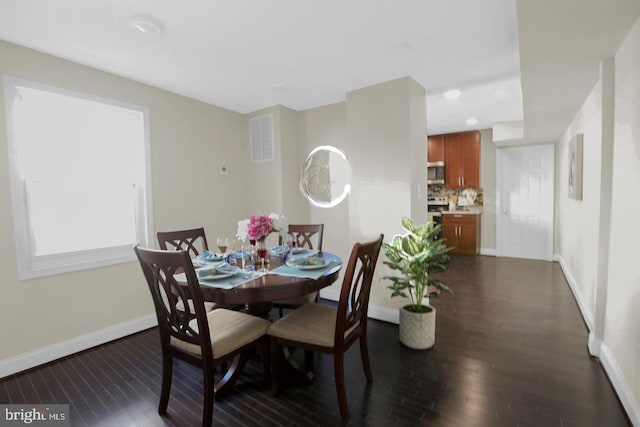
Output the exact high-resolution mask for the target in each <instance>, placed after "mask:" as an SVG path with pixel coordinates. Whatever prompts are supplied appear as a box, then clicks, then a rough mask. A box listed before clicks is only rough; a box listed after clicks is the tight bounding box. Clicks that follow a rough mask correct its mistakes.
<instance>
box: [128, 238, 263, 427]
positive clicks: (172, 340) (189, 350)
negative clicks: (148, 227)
mask: <svg viewBox="0 0 640 427" xmlns="http://www.w3.org/2000/svg"><path fill="white" fill-rule="evenodd" d="M134 251H135V253H136V256H137V257H138V260H139V262H140V266H141V267H142V271H143V273H144V276H145V278H146V280H147V284H148V286H149V291H150V292H151V297H152V298H153V304H154V306H155V311H156V316H157V318H158V332H159V333H160V346H161V349H162V386H161V391H160V404H159V406H158V413H160V414H165V413H166V411H167V405H168V403H169V394H170V391H171V379H172V373H173V359H174V357H175V358H178V359H181V360H184V361H186V362H188V363H190V364H192V365H195V366H198V367H200V368H202V372H203V378H204V381H203V382H204V392H203V394H204V402H203V413H202V425H203V426H210V425H211V424H212V420H213V400H214V398H215V397H218V395H219V394H220V393H224V392H226V391H228V389H229V388H230V387H231V385H233V383H234V382H235V381H236V379H237V378H238V376H239V375H240V372H241V371H242V368H243V367H244V364H245V363H246V360H247V351H248V350H250V349H251V348H252V347H255V346H258V347H260V349H261V350H262V360H263V370H264V379H265V383H266V384H267V386H268V384H269V383H270V378H271V374H270V363H269V359H270V358H269V346H268V339H267V336H266V335H265V332H266V330H267V328H268V327H269V325H270V323H269V321H267V320H265V319H262V318H259V317H255V316H251V315H248V314H244V313H240V312H238V311H233V310H227V309H224V308H218V309H216V310H213V311H210V312H207V311H205V309H204V301H203V297H202V292H201V290H200V284H199V283H198V279H197V277H196V273H195V271H194V269H193V265H192V264H191V258H190V256H189V255H188V254H187V252H185V251H182V250H179V251H163V250H154V249H145V248H141V247H140V246H136V247H135V248H134ZM179 272H183V273H184V275H185V276H186V285H184V282H182V283H180V282H178V280H177V279H176V275H177V274H182V273H179ZM181 280H183V279H181ZM187 300H189V301H193V304H185V301H187ZM178 302H182V303H183V308H184V307H186V309H178V307H177V306H178ZM232 358H235V359H234V363H233V367H234V368H235V369H232V371H230V372H229V373H227V375H225V377H224V378H223V379H222V380H221V381H220V382H219V383H218V384H216V383H215V377H214V374H215V368H216V366H218V365H220V364H221V363H226V362H227V361H229V360H230V359H232Z"/></svg>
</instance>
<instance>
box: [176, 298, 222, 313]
mask: <svg viewBox="0 0 640 427" xmlns="http://www.w3.org/2000/svg"><path fill="white" fill-rule="evenodd" d="M218 307H220V305H219V304H216V303H215V302H208V301H205V302H204V311H211V310H213V309H214V308H218ZM176 308H177V309H178V310H180V311H184V304H183V303H182V300H178V302H177V303H176ZM189 308H190V309H191V310H190V311H191V313H195V312H196V310H195V309H194V308H193V300H192V299H190V300H189Z"/></svg>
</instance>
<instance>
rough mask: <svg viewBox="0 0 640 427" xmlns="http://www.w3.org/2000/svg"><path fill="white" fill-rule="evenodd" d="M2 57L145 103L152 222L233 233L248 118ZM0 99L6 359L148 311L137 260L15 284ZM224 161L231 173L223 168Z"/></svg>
mask: <svg viewBox="0 0 640 427" xmlns="http://www.w3.org/2000/svg"><path fill="white" fill-rule="evenodd" d="M0 58H2V60H1V61H0V74H2V75H8V76H13V77H18V78H22V79H27V80H33V81H36V82H40V83H44V84H47V85H53V86H57V87H61V88H65V89H68V90H73V91H80V92H84V93H89V94H94V95H97V96H101V97H106V98H111V99H116V100H121V101H124V102H130V103H134V104H139V105H145V106H147V107H148V108H149V112H150V132H151V157H152V169H153V170H152V176H153V183H152V185H153V208H154V222H155V228H156V229H157V230H167V229H178V228H183V227H196V226H201V225H202V226H204V227H205V229H206V230H207V235H208V236H210V238H215V237H216V236H217V235H220V234H226V235H233V234H235V230H236V221H237V219H238V218H239V217H241V216H242V215H244V214H245V213H246V211H247V199H246V197H237V194H238V189H240V194H242V189H245V188H246V187H247V174H246V173H245V172H244V171H245V170H246V165H247V164H248V162H247V156H248V149H247V146H246V143H245V141H248V135H249V134H248V129H247V126H246V123H247V121H246V118H245V117H243V116H242V115H239V114H237V113H233V112H230V111H228V110H224V109H222V108H218V107H214V106H211V105H207V104H203V103H201V102H197V101H193V100H190V99H188V98H185V97H182V96H177V95H175V94H171V93H168V92H165V91H162V90H158V89H154V88H152V87H149V86H146V85H142V84H139V83H135V82H133V81H130V80H126V79H123V78H119V77H115V76H113V75H110V74H108V73H104V72H100V71H96V70H94V69H92V68H89V67H85V66H81V65H78V64H74V63H71V62H68V61H64V60H61V59H58V58H55V57H52V56H49V55H46V54H42V53H38V52H35V51H32V50H30V49H26V48H23V47H19V46H16V45H13V44H9V43H6V42H2V41H0ZM0 91H3V89H2V86H0ZM0 96H1V97H2V102H0V171H1V173H0V228H1V230H2V232H1V234H0V266H1V267H0V271H1V272H2V274H0V341H2V343H3V344H2V345H1V346H0V362H1V361H2V360H4V359H8V358H11V357H12V356H17V355H20V354H23V353H26V352H30V351H33V350H35V349H39V348H42V347H46V346H50V345H52V344H55V343H60V342H63V341H65V340H69V339H73V338H76V337H79V336H81V335H83V334H89V333H92V332H95V331H97V330H101V329H104V328H108V327H112V326H114V325H116V324H119V323H121V322H127V321H131V320H134V319H137V318H140V317H143V316H147V315H151V314H152V313H153V308H152V305H151V299H150V297H149V294H148V293H149V291H148V290H147V288H146V285H145V283H144V281H143V278H142V275H141V273H140V267H139V266H138V265H137V264H136V263H135V262H130V263H125V264H119V265H114V266H109V267H102V268H96V269H91V270H85V271H80V272H74V273H66V274H60V275H56V276H50V277H44V278H38V279H33V280H25V281H18V279H17V271H16V259H15V249H14V236H13V222H12V212H11V199H10V188H9V172H8V158H7V129H6V126H7V124H6V121H5V111H4V108H5V106H4V93H2V94H1V95H0ZM222 164H224V165H226V166H228V167H229V171H230V173H229V175H228V176H220V175H219V174H218V166H219V165H222ZM113 170H114V173H117V170H118V165H113ZM234 198H235V199H236V201H237V202H236V203H232V204H229V203H223V202H224V201H227V200H231V199H234ZM97 226H99V225H97Z"/></svg>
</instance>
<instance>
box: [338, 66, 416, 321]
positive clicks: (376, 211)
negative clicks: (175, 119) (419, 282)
mask: <svg viewBox="0 0 640 427" xmlns="http://www.w3.org/2000/svg"><path fill="white" fill-rule="evenodd" d="M414 83H415V82H414V81H413V79H411V78H408V77H407V78H402V79H398V80H393V81H390V82H386V83H382V84H379V85H375V86H371V87H367V88H364V89H360V90H357V91H353V92H349V93H348V94H347V102H346V103H347V122H346V123H347V139H348V149H349V152H350V153H351V167H352V174H351V177H352V179H351V185H352V188H353V190H352V193H351V196H350V197H349V233H350V239H351V241H352V242H357V241H363V240H364V239H371V238H372V237H375V236H376V235H377V234H380V233H384V235H385V238H386V240H387V241H388V240H389V239H390V238H391V237H392V236H393V235H394V234H397V233H400V232H402V228H401V223H400V221H401V218H402V217H403V216H407V217H411V215H412V213H413V212H414V210H415V209H414V207H413V206H412V203H413V201H414V200H415V194H413V193H414V189H415V188H416V187H417V185H418V184H417V183H416V182H414V179H416V177H415V176H414V175H413V174H412V171H411V167H412V165H413V164H414V159H413V158H412V156H414V153H416V152H421V153H422V155H421V157H420V161H421V163H422V169H423V171H424V168H425V167H426V165H425V164H424V163H425V159H426V154H424V153H425V150H426V149H425V141H426V137H427V135H426V114H424V109H422V110H421V109H419V108H415V102H413V99H412V97H413V96H417V94H416V90H417V89H416V88H415V86H414ZM422 96H423V99H424V90H423V91H422ZM424 102H425V101H423V103H424ZM425 105H426V104H425ZM414 120H416V121H419V120H422V121H423V124H420V123H415V124H414V123H413V121H414ZM413 126H416V127H420V126H424V127H423V129H424V133H423V135H422V136H421V138H420V139H419V140H418V139H417V138H416V134H413V135H412V128H413ZM416 144H419V145H420V147H415V146H414V145H416ZM425 177H426V173H423V174H422V176H421V177H420V184H421V185H424V182H425ZM423 200H424V199H423ZM422 205H423V209H422V210H421V211H420V216H419V218H415V220H416V221H422V220H423V219H424V203H423V204H422ZM382 257H383V256H382ZM382 257H381V258H382ZM388 273H389V272H388V271H387V269H386V266H384V265H382V264H381V263H380V264H378V267H377V270H376V276H375V277H374V283H373V286H372V291H371V300H370V302H371V304H372V305H374V306H379V307H394V308H395V307H399V306H401V305H403V304H406V303H407V302H406V300H404V299H402V298H400V299H398V298H394V299H391V298H390V292H389V290H388V289H387V288H386V283H384V282H382V281H380V280H379V278H380V277H383V276H385V275H386V274H388ZM395 313H397V310H396V311H395Z"/></svg>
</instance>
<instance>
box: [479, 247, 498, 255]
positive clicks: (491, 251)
mask: <svg viewBox="0 0 640 427" xmlns="http://www.w3.org/2000/svg"><path fill="white" fill-rule="evenodd" d="M480 255H486V256H496V255H497V252H496V250H495V249H489V248H480Z"/></svg>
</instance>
